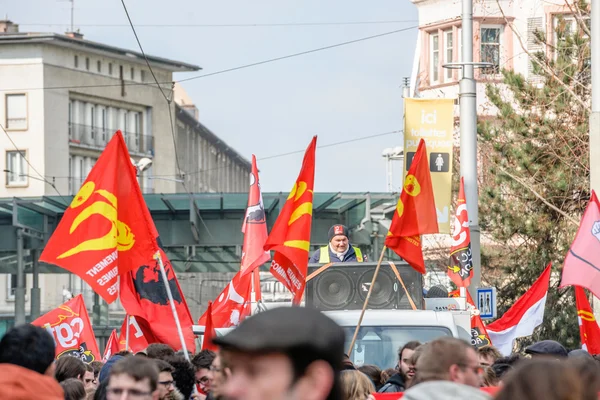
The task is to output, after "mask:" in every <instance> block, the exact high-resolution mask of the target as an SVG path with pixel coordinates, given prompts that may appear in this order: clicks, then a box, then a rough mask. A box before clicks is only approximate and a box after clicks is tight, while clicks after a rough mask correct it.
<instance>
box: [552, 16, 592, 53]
mask: <svg viewBox="0 0 600 400" xmlns="http://www.w3.org/2000/svg"><path fill="white" fill-rule="evenodd" d="M583 23H584V24H585V25H587V27H588V29H590V30H591V20H590V18H589V16H584V17H583ZM552 28H553V32H552V34H553V40H554V42H553V44H554V60H556V59H557V57H558V55H559V53H560V54H562V55H567V54H569V55H570V56H569V57H573V62H574V63H577V58H578V57H577V53H578V51H577V49H576V48H574V47H577V45H576V44H573V45H571V46H569V47H566V46H568V43H567V40H568V39H569V38H572V37H575V36H577V37H580V38H582V39H588V35H587V34H586V33H585V31H584V30H583V29H582V28H581V27H580V26H579V22H578V21H577V18H576V17H575V16H573V15H570V14H566V15H563V14H560V15H556V16H554V19H553V26H552ZM575 42H576V39H575ZM588 57H589V56H588ZM587 61H588V62H589V61H590V60H587Z"/></svg>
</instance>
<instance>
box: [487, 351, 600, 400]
mask: <svg viewBox="0 0 600 400" xmlns="http://www.w3.org/2000/svg"><path fill="white" fill-rule="evenodd" d="M503 383H504V384H503V386H502V389H500V391H499V392H498V394H497V395H496V400H513V399H519V400H530V399H531V400H537V399H544V400H580V399H583V397H582V394H583V389H582V383H581V379H579V376H577V372H576V371H575V369H574V368H572V367H570V366H569V365H568V364H567V363H563V362H556V360H553V359H546V358H541V357H538V358H536V359H532V360H527V361H523V362H522V363H520V364H519V366H518V367H517V368H515V370H514V371H510V372H509V373H508V374H507V376H506V379H505V380H504V381H503ZM596 396H597V392H596Z"/></svg>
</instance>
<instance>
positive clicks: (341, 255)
mask: <svg viewBox="0 0 600 400" xmlns="http://www.w3.org/2000/svg"><path fill="white" fill-rule="evenodd" d="M348 235H349V232H348V228H346V227H345V226H344V225H333V226H332V227H331V228H329V232H328V234H327V237H328V239H329V244H328V245H327V246H323V247H321V248H320V249H319V250H317V251H315V252H314V253H313V255H312V257H311V258H310V260H309V263H321V264H328V263H341V262H363V261H367V257H366V256H363V254H362V252H361V251H360V249H359V248H358V247H354V246H351V245H350V240H349V239H348Z"/></svg>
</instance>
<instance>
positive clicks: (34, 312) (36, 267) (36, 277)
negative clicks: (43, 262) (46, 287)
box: [31, 250, 41, 321]
mask: <svg viewBox="0 0 600 400" xmlns="http://www.w3.org/2000/svg"><path fill="white" fill-rule="evenodd" d="M31 258H32V259H33V268H32V269H33V271H32V272H33V274H32V275H33V287H32V288H31V320H32V321H33V320H34V319H36V318H37V317H39V316H40V314H41V299H40V263H39V261H38V252H37V250H31Z"/></svg>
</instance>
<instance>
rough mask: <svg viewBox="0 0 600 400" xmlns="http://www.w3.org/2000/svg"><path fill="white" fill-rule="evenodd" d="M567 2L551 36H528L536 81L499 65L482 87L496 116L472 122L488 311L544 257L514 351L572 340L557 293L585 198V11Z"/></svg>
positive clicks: (564, 295) (515, 294)
mask: <svg viewBox="0 0 600 400" xmlns="http://www.w3.org/2000/svg"><path fill="white" fill-rule="evenodd" d="M571 7H573V15H572V16H569V17H567V18H565V17H562V18H560V19H558V20H557V21H556V22H557V23H556V31H555V36H554V38H551V39H552V40H548V38H547V37H546V35H544V34H543V33H541V32H537V33H536V35H535V38H536V41H538V42H539V43H542V44H544V46H543V47H544V48H548V49H549V51H548V52H545V53H536V54H529V56H530V60H531V62H532V63H533V71H534V73H535V74H536V75H538V78H537V82H534V81H532V80H527V79H526V78H525V77H523V76H522V75H519V74H516V73H515V72H514V71H509V70H503V71H502V75H503V83H502V84H500V85H498V84H489V85H488V86H487V88H486V94H487V97H488V99H489V101H490V103H491V104H492V105H493V106H495V107H496V108H497V110H498V115H497V118H494V119H491V120H486V121H480V123H479V127H478V135H479V141H480V142H479V143H480V154H481V158H482V160H481V163H482V172H483V179H482V180H481V183H480V185H481V186H480V219H481V228H482V233H483V235H484V237H486V238H489V239H490V240H491V241H492V242H493V243H494V245H488V246H483V249H482V265H483V266H484V267H483V268H484V269H483V277H484V282H485V280H487V282H486V283H488V284H491V285H495V286H496V287H497V288H498V298H499V304H498V313H499V314H498V315H502V313H503V312H504V311H506V310H507V309H508V308H509V307H510V306H511V305H512V304H513V303H514V301H515V300H516V299H517V298H519V297H520V296H521V295H522V294H523V293H524V292H525V291H526V290H527V289H529V288H530V287H531V284H532V283H533V282H534V281H535V279H537V277H538V276H539V275H540V274H541V272H542V271H543V269H544V268H545V267H546V265H547V263H549V262H552V263H553V269H552V270H553V274H552V278H551V287H550V290H549V293H548V298H547V302H546V312H545V317H544V322H543V325H542V326H541V328H540V329H538V330H537V331H536V333H535V334H534V335H533V337H532V338H526V339H523V340H520V341H519V344H518V347H519V350H522V348H523V347H524V346H525V345H527V344H529V343H530V342H532V341H537V340H542V339H553V340H557V341H559V342H561V343H563V344H564V345H565V346H567V347H569V348H575V347H578V346H579V329H578V324H577V313H576V309H575V299H574V294H573V289H572V288H566V289H560V290H559V289H558V285H559V281H560V271H561V270H562V264H563V260H564V257H565V255H566V252H567V250H568V249H569V246H570V244H571V242H572V241H573V239H574V237H575V233H576V231H577V227H578V224H579V220H580V218H581V215H582V213H583V210H584V209H585V206H586V205H587V202H588V200H589V197H590V191H589V137H588V136H589V135H588V125H589V101H590V64H589V61H590V48H589V40H588V37H589V25H588V24H587V21H588V20H589V19H587V18H588V16H589V12H588V11H586V10H587V8H586V7H587V6H586V5H585V3H580V4H574V5H573V4H572V5H571ZM507 23H508V24H509V27H511V28H512V24H511V23H510V22H508V21H507ZM548 36H550V35H548ZM519 39H521V40H520V41H521V44H522V45H523V40H522V38H519ZM549 42H553V43H554V44H553V45H551V46H548V47H546V46H547V44H548V43H549ZM523 47H524V46H523Z"/></svg>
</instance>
